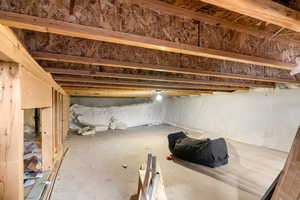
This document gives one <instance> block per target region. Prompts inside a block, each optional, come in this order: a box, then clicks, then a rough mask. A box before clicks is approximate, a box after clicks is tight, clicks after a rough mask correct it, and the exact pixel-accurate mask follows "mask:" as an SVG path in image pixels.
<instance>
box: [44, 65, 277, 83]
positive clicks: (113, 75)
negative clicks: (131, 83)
mask: <svg viewBox="0 0 300 200" xmlns="http://www.w3.org/2000/svg"><path fill="white" fill-rule="evenodd" d="M44 69H45V70H46V71H47V72H49V73H52V74H65V75H77V76H91V77H106V78H122V79H131V80H148V81H162V82H175V83H190V84H196V85H197V84H200V85H201V84H207V85H224V86H236V87H251V88H274V87H275V86H274V85H272V84H264V83H244V82H229V81H211V80H197V79H188V78H176V77H168V76H154V75H138V74H125V73H108V72H98V71H92V70H90V71H89V70H73V69H62V68H47V67H46V68H44Z"/></svg>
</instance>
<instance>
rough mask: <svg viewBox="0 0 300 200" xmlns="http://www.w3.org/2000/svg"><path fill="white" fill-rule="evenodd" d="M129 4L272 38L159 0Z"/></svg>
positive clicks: (246, 27)
mask: <svg viewBox="0 0 300 200" xmlns="http://www.w3.org/2000/svg"><path fill="white" fill-rule="evenodd" d="M130 2H131V3H134V4H137V5H140V6H143V7H144V8H148V9H152V10H155V11H159V12H160V13H164V14H169V15H175V16H177V17H181V18H186V19H193V20H197V21H201V22H204V23H207V24H210V25H217V26H221V27H224V28H229V29H232V30H235V31H238V32H242V33H246V34H249V35H253V36H255V37H263V38H268V39H270V38H272V37H273V35H274V33H270V32H267V31H264V30H259V29H256V28H253V27H250V26H246V25H243V24H237V23H232V22H229V21H227V20H224V19H222V18H220V17H215V16H211V15H208V14H206V13H203V12H194V11H191V10H188V9H184V8H180V7H178V6H175V5H172V4H169V3H166V2H163V1H159V0H151V1H149V0H130ZM272 39H276V40H278V41H284V42H297V43H299V44H300V41H295V40H291V39H283V38H277V37H273V38H272Z"/></svg>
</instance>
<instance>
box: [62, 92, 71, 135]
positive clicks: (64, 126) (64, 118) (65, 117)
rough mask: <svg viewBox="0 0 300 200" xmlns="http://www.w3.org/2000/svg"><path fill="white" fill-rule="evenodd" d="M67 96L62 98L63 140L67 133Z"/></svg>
mask: <svg viewBox="0 0 300 200" xmlns="http://www.w3.org/2000/svg"><path fill="white" fill-rule="evenodd" d="M69 108H70V98H69V96H63V138H64V139H65V138H66V137H67V135H68V133H69V113H70V112H69Z"/></svg>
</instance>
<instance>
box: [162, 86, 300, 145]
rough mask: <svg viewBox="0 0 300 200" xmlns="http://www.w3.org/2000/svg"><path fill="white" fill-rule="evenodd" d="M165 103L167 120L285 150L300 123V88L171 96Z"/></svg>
mask: <svg viewBox="0 0 300 200" xmlns="http://www.w3.org/2000/svg"><path fill="white" fill-rule="evenodd" d="M164 107H165V110H166V113H165V116H164V122H165V123H169V124H172V125H175V126H178V127H182V128H186V129H193V130H196V131H201V132H205V133H210V134H211V135H220V136H223V137H228V138H231V139H234V140H237V141H241V142H245V143H250V144H255V145H261V146H265V147H269V148H273V149H278V150H282V151H289V148H290V146H291V144H292V141H293V139H294V136H295V134H296V130H297V128H298V126H299V125H300V89H287V90H279V89H276V90H273V89H265V90H260V91H251V92H249V93H235V94H217V95H203V96H197V97H179V98H171V99H167V100H165V102H164Z"/></svg>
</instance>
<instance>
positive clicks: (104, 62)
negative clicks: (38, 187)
mask: <svg viewBox="0 0 300 200" xmlns="http://www.w3.org/2000/svg"><path fill="white" fill-rule="evenodd" d="M31 54H32V56H33V57H34V58H35V59H36V60H46V61H53V62H67V63H77V64H87V65H95V66H109V67H118V68H129V69H143V70H153V71H160V72H172V73H179V74H192V75H199V76H211V77H220V78H231V79H239V80H253V81H263V82H273V83H274V82H275V83H291V84H300V81H296V80H289V79H277V78H260V77H257V76H249V75H241V74H232V73H224V72H213V71H203V70H198V69H188V68H180V67H172V66H162V65H152V64H142V63H133V62H125V61H117V60H109V59H99V58H89V57H82V56H70V55H64V54H53V53H46V52H32V53H31Z"/></svg>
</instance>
